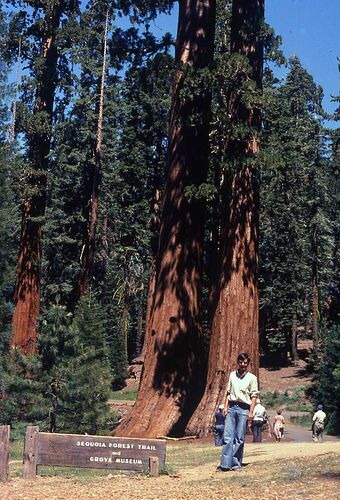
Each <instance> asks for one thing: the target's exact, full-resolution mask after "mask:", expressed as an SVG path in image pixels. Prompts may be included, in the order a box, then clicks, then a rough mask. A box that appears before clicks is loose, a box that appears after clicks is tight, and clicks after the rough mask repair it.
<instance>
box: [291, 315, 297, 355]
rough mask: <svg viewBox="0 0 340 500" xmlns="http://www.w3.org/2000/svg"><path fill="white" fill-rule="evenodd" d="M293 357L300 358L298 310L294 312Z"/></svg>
mask: <svg viewBox="0 0 340 500" xmlns="http://www.w3.org/2000/svg"><path fill="white" fill-rule="evenodd" d="M292 359H293V361H298V360H299V355H298V349H297V314H296V311H295V312H293V318H292Z"/></svg>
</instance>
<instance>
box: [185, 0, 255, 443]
mask: <svg viewBox="0 0 340 500" xmlns="http://www.w3.org/2000/svg"><path fill="white" fill-rule="evenodd" d="M263 16H264V1H263V0H250V1H249V0H234V1H233V4H232V19H231V57H235V55H236V56H237V55H242V56H244V59H245V61H244V62H247V63H248V65H247V67H245V68H243V70H242V75H241V74H238V75H237V76H236V77H235V81H234V86H233V87H234V88H232V89H231V90H230V92H229V97H228V114H229V116H230V119H231V122H232V127H233V129H232V134H231V135H230V137H226V140H225V147H226V150H227V151H226V152H227V154H228V157H229V161H230V164H231V165H232V171H233V174H232V178H231V179H228V178H227V177H226V178H225V180H224V187H223V192H222V197H221V200H222V201H221V203H222V220H221V228H220V242H219V243H218V242H216V244H218V245H219V249H220V251H219V262H218V271H217V276H216V281H215V283H214V284H213V290H212V299H211V305H212V313H211V316H212V331H211V340H210V352H209V361H208V375H207V382H206V388H205V393H204V395H203V398H202V400H201V402H200V404H199V406H198V407H197V409H196V411H195V413H194V415H193V416H192V418H191V420H190V422H189V424H188V427H187V432H188V433H190V434H191V433H193V434H206V433H208V432H209V429H210V427H211V423H212V422H211V419H212V416H213V412H212V409H214V408H216V407H217V405H218V402H219V401H221V400H223V399H224V398H225V391H226V384H227V378H228V375H229V373H230V371H231V369H232V368H233V364H234V363H236V357H237V354H238V353H239V352H241V351H247V352H248V353H249V354H250V357H251V360H252V369H253V371H254V372H255V373H257V372H258V289H257V267H258V211H259V206H258V185H257V171H256V170H257V169H256V155H257V153H258V151H259V142H258V132H259V128H260V109H259V107H258V104H256V103H257V102H258V100H259V99H258V97H259V90H260V89H261V83H262V62H263V43H262V24H263ZM245 75H246V79H247V80H248V82H250V88H248V97H247V98H245V95H244V94H245V93H244V87H243V89H242V80H243V78H244V76H245ZM249 90H250V91H251V93H250V94H249Z"/></svg>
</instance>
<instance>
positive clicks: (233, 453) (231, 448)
mask: <svg viewBox="0 0 340 500" xmlns="http://www.w3.org/2000/svg"><path fill="white" fill-rule="evenodd" d="M249 362H250V358H249V355H248V354H247V353H245V352H243V353H241V354H239V355H238V357H237V363H238V369H237V370H236V371H233V372H231V374H230V377H229V381H228V387H227V405H226V406H227V410H228V411H227V415H226V420H225V426H224V434H223V443H224V444H223V448H222V456H221V464H220V465H219V466H218V467H217V470H218V471H223V472H225V471H230V470H237V469H240V468H241V466H242V459H243V450H244V441H245V436H246V430H247V421H248V420H249V421H250V422H251V421H252V420H253V413H254V406H255V403H256V398H257V396H258V388H257V378H256V377H255V375H253V374H252V373H250V372H249V371H248V367H249Z"/></svg>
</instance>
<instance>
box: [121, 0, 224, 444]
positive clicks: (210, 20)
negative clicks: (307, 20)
mask: <svg viewBox="0 0 340 500" xmlns="http://www.w3.org/2000/svg"><path fill="white" fill-rule="evenodd" d="M214 16H215V4H214V1H213V0H211V1H206V0H204V1H203V0H182V1H180V2H179V22H178V36H177V42H176V62H177V64H178V70H177V72H176V75H175V81H174V86H173V95H172V106H171V112H170V129H169V145H168V179H167V183H166V188H165V199H164V207H163V213H162V219H161V228H160V237H159V248H158V255H157V264H156V283H155V291H154V295H153V305H152V310H151V315H150V327H149V328H150V334H149V335H148V338H147V345H146V349H145V362H144V370H143V374H142V379H141V384H140V388H139V393H138V397H137V401H136V404H135V406H134V408H133V410H132V412H131V414H130V415H129V417H128V418H127V419H126V420H125V421H124V422H123V423H122V424H121V425H120V426H119V427H118V429H117V431H116V434H117V435H125V436H148V437H151V436H157V435H160V434H162V435H164V434H168V433H170V432H171V431H172V432H180V431H181V428H183V426H184V425H185V419H186V418H187V416H188V415H190V413H191V412H192V405H193V404H195V395H194V393H193V385H194V384H193V382H197V377H198V376H199V365H200V356H201V353H200V336H201V325H200V294H201V291H200V287H201V262H202V240H203V220H204V210H203V205H202V203H201V201H200V200H199V199H198V198H197V197H195V196H191V197H190V198H189V197H188V196H186V194H187V192H188V190H190V191H194V190H195V188H196V189H198V188H199V186H200V185H201V184H202V183H203V182H204V181H205V179H206V173H207V165H208V133H209V113H210V100H211V99H210V93H209V92H208V91H207V90H206V89H205V86H204V85H199V84H198V85H197V86H196V84H195V82H196V83H197V81H199V80H201V79H202V77H203V74H202V73H203V72H204V71H203V70H204V69H205V68H207V67H208V65H209V64H210V63H211V61H212V57H213V38H214ZM196 397H197V396H196Z"/></svg>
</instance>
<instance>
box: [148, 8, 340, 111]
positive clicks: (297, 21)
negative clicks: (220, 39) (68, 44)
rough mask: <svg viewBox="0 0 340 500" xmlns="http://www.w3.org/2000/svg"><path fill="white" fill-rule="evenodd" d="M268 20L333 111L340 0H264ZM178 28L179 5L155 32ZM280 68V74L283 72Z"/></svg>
mask: <svg viewBox="0 0 340 500" xmlns="http://www.w3.org/2000/svg"><path fill="white" fill-rule="evenodd" d="M265 17H266V22H267V23H268V24H270V25H271V26H272V27H273V28H274V29H275V32H276V34H278V35H281V36H282V39H283V44H282V50H283V52H284V54H285V56H286V57H287V58H288V57H289V56H292V55H296V56H298V57H299V59H300V61H301V63H302V65H303V66H304V67H305V68H306V69H307V71H308V72H309V73H310V74H311V75H312V76H313V78H314V81H315V83H317V84H318V85H321V86H322V87H323V89H324V93H325V98H324V107H325V109H326V111H328V112H330V113H331V112H332V111H333V110H334V109H335V104H334V103H332V102H331V97H330V96H331V95H339V93H340V89H339V76H340V73H339V71H338V63H337V57H340V0H265ZM176 29H177V9H176V11H174V13H173V14H172V15H171V16H170V17H169V16H161V18H160V19H158V20H157V21H156V26H155V27H154V31H155V33H157V31H159V34H160V35H161V34H162V32H166V31H170V32H172V33H173V34H175V32H176ZM281 74H282V73H281V72H280V76H281Z"/></svg>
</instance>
